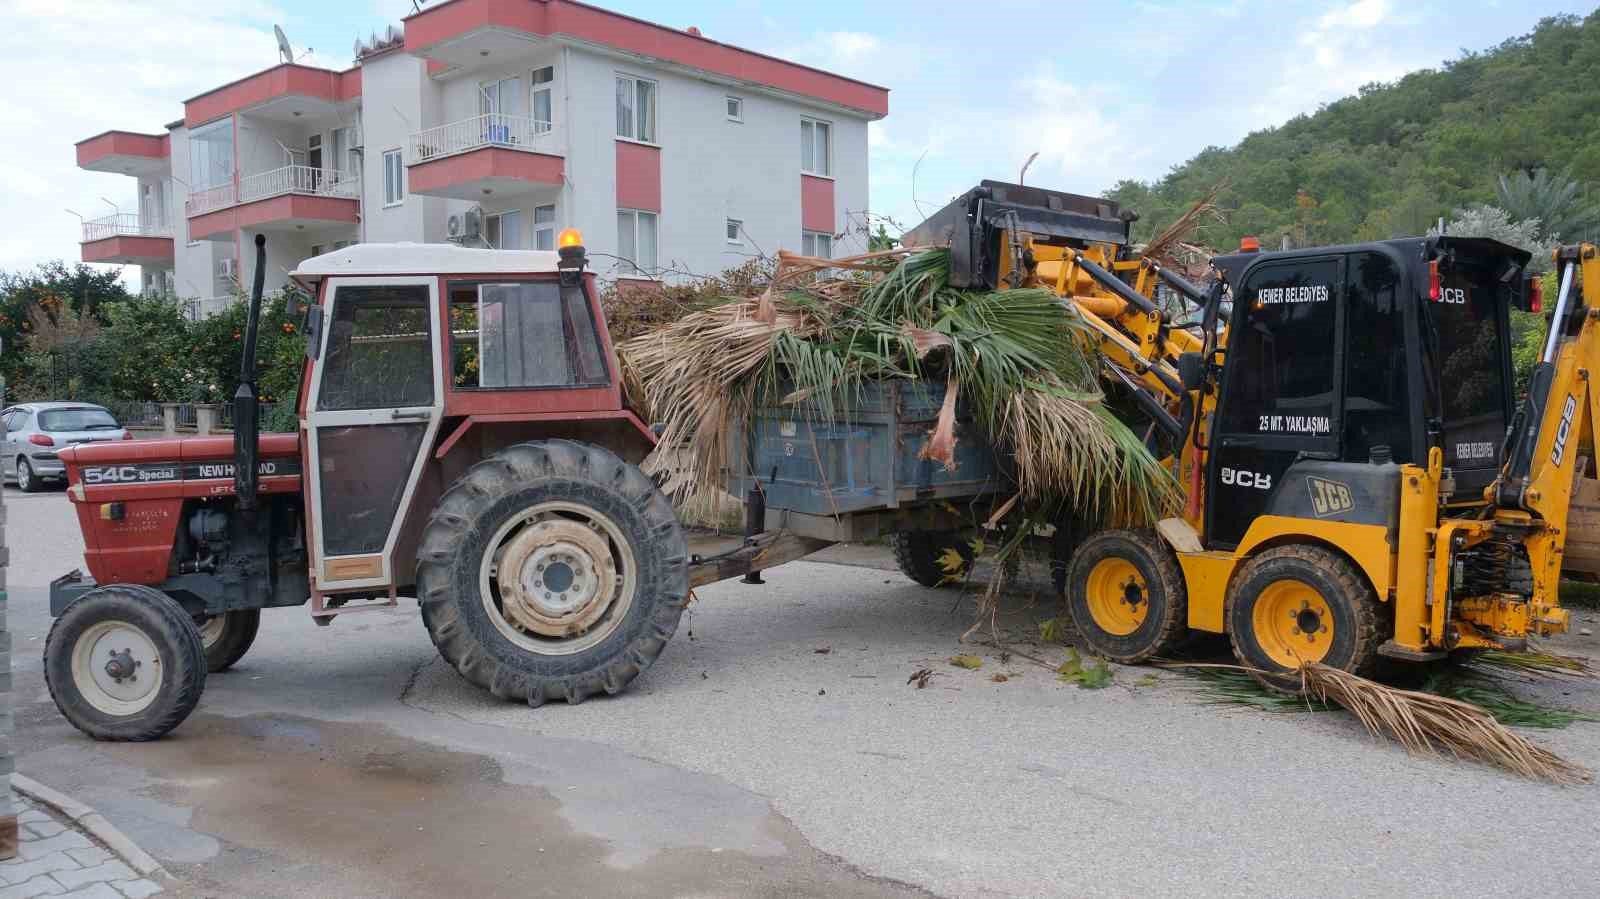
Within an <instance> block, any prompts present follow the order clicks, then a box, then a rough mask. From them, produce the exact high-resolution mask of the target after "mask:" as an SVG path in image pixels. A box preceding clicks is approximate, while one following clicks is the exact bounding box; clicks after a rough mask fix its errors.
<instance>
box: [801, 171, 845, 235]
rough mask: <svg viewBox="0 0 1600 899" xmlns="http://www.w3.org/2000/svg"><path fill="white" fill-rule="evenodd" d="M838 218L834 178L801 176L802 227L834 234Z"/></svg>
mask: <svg viewBox="0 0 1600 899" xmlns="http://www.w3.org/2000/svg"><path fill="white" fill-rule="evenodd" d="M837 222H838V219H837V218H835V217H834V213H833V180H832V179H831V178H818V177H816V176H814V175H801V176H800V227H801V228H804V229H805V230H807V231H822V232H825V233H827V234H832V233H833V231H834V228H835V227H837V225H836V223H837Z"/></svg>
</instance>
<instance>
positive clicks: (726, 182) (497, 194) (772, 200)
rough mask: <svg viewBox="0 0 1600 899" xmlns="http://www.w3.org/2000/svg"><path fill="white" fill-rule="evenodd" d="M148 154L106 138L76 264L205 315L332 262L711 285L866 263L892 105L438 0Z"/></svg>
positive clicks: (823, 83) (587, 24) (570, 15)
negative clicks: (128, 274) (579, 255)
mask: <svg viewBox="0 0 1600 899" xmlns="http://www.w3.org/2000/svg"><path fill="white" fill-rule="evenodd" d="M183 106H184V109H183V118H182V119H180V120H178V121H175V122H173V123H171V124H169V125H168V126H167V129H166V133H165V134H140V133H134V132H125V131H108V132H105V133H102V134H100V135H97V136H95V137H91V138H88V139H87V140H84V141H81V142H80V143H78V144H77V154H78V165H79V166H80V167H82V168H85V169H89V170H93V171H106V172H117V173H121V174H126V175H128V176H131V177H133V178H135V179H137V190H138V196H139V211H138V213H136V214H119V215H115V216H109V217H107V218H104V219H97V220H94V221H89V222H86V223H85V224H84V229H83V243H82V257H83V260H84V261H85V262H100V263H120V264H130V265H138V266H139V267H140V268H141V283H142V285H143V286H144V288H145V289H146V290H149V291H164V292H169V293H171V294H173V295H175V296H178V297H180V298H183V299H185V300H187V301H191V302H192V303H193V308H195V309H196V310H197V311H200V312H202V313H203V312H204V311H206V310H208V309H209V308H211V307H213V306H214V305H215V304H217V303H220V302H225V301H226V300H225V298H226V297H228V296H229V295H231V293H232V291H233V289H234V284H235V283H238V284H245V285H248V284H249V283H250V280H251V278H252V277H253V274H254V273H253V272H252V271H251V267H252V266H253V265H254V259H253V254H250V253H242V252H241V249H242V248H246V247H249V246H251V244H252V242H253V240H254V236H255V235H256V234H258V233H263V234H266V235H267V246H268V263H267V272H266V284H267V289H268V290H269V291H270V290H273V289H276V288H278V287H280V286H282V285H283V284H284V282H285V281H286V280H287V279H286V276H287V273H288V272H289V271H290V270H292V269H293V268H294V267H295V265H296V264H297V263H298V262H300V261H301V260H302V259H305V258H307V257H309V256H312V255H315V254H317V253H320V252H323V251H325V250H330V249H334V248H336V247H339V246H343V245H344V244H347V243H356V242H368V241H373V242H376V241H419V242H441V241H444V240H446V239H447V238H448V237H449V236H450V234H449V232H448V228H449V227H450V222H451V221H452V218H455V220H456V221H457V223H458V225H461V224H464V223H465V222H466V221H467V217H468V215H469V213H471V219H472V220H475V221H479V222H481V229H480V231H481V239H482V241H483V242H484V243H486V244H488V245H490V246H495V247H499V248H503V249H553V248H554V245H555V239H556V234H557V233H558V232H559V231H560V230H561V229H563V228H567V227H576V228H578V229H579V230H580V231H581V232H582V233H583V235H584V242H585V244H586V246H587V247H588V249H589V255H590V259H591V263H592V266H593V268H594V270H595V271H596V272H597V273H599V274H600V275H602V276H603V277H608V278H618V279H630V280H634V279H636V280H639V281H641V282H651V281H660V280H681V279H684V278H687V277H691V276H702V275H713V274H717V273H719V272H721V271H723V270H725V269H728V268H732V267H734V266H737V265H739V264H741V263H743V262H744V261H746V260H747V259H749V258H750V257H751V256H754V255H757V254H773V253H775V252H776V251H777V250H778V249H779V248H786V249H791V250H797V251H801V252H805V253H810V254H815V255H823V256H838V255H845V254H847V253H850V252H861V251H864V250H865V248H866V234H865V220H864V219H863V217H862V215H863V213H864V212H865V211H866V210H867V208H868V206H867V123H868V122H869V121H873V120H875V119H880V118H882V117H883V116H885V115H886V114H887V113H888V90H887V89H885V88H881V87H877V86H874V85H870V84H865V83H863V82H859V81H855V80H852V79H849V78H844V77H841V76H838V75H834V74H830V73H828V72H823V71H820V70H817V69H812V68H809V67H806V66H801V65H798V64H795V63H791V62H786V61H784V60H780V59H775V58H773V57H769V56H765V55H762V54H759V53H753V52H751V51H748V50H742V49H739V48H737V47H732V46H729V45H727V44H722V43H719V42H717V41H713V40H710V39H708V38H706V37H703V36H702V35H700V33H699V32H698V30H697V29H693V28H691V29H688V30H687V31H684V30H678V29H674V28H668V27H664V26H661V25H655V24H652V23H649V22H644V21H641V20H638V19H634V18H631V17H628V16H624V15H620V14H617V13H613V12H609V11H606V10H603V9H599V8H596V7H593V6H588V5H585V4H582V3H576V2H571V0H447V2H442V3H435V4H432V5H429V6H427V7H426V8H424V9H423V10H422V11H421V12H419V13H417V14H415V15H412V16H411V17H409V18H407V19H406V20H405V22H404V28H403V30H401V29H391V30H390V32H389V34H388V36H387V38H386V39H385V40H383V41H380V42H379V43H378V45H377V46H371V47H364V48H363V49H362V51H361V53H360V56H359V58H358V59H357V60H356V64H355V65H354V66H353V67H352V68H350V69H347V70H344V71H331V70H327V69H318V68H312V67H308V66H301V65H296V64H282V65H278V66H274V67H273V68H270V69H267V70H265V71H262V72H258V73H256V74H254V75H250V76H248V77H245V78H242V79H240V80H238V81H235V82H232V83H230V84H225V85H222V86H221V87H218V88H216V89H214V90H211V91H208V92H206V93H204V94H201V95H200V96H198V97H193V98H191V99H189V100H187V101H185V102H184V104H183Z"/></svg>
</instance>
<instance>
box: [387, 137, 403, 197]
mask: <svg viewBox="0 0 1600 899" xmlns="http://www.w3.org/2000/svg"><path fill="white" fill-rule="evenodd" d="M405 171H406V170H405V166H404V165H402V164H401V162H400V151H399V150H398V149H396V150H385V151H383V205H385V206H396V205H399V204H400V203H402V202H404V201H405V198H406V182H405Z"/></svg>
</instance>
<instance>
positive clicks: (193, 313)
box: [182, 294, 239, 322]
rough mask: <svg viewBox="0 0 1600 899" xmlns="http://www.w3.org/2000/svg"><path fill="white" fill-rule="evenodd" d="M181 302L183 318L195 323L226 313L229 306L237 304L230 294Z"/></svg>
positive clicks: (236, 300) (235, 298) (236, 298)
mask: <svg viewBox="0 0 1600 899" xmlns="http://www.w3.org/2000/svg"><path fill="white" fill-rule="evenodd" d="M182 302H183V317H184V318H187V319H188V320H189V321H192V322H197V321H200V320H202V319H207V318H210V317H211V316H213V315H216V314H217V313H219V312H225V311H227V309H228V308H229V307H230V306H232V305H233V304H234V303H237V302H239V298H238V297H235V296H233V295H231V294H230V295H227V296H220V297H202V298H200V299H193V300H184V301H182Z"/></svg>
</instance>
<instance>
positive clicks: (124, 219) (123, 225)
mask: <svg viewBox="0 0 1600 899" xmlns="http://www.w3.org/2000/svg"><path fill="white" fill-rule="evenodd" d="M171 236H172V229H171V228H170V227H168V226H167V225H164V224H161V223H159V222H151V221H143V220H141V219H140V218H139V216H137V215H135V214H133V213H131V212H119V213H117V214H116V215H108V216H105V217H103V218H97V219H88V220H87V221H85V222H84V223H83V242H84V243H88V242H90V241H92V240H105V239H106V238H109V237H171Z"/></svg>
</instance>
